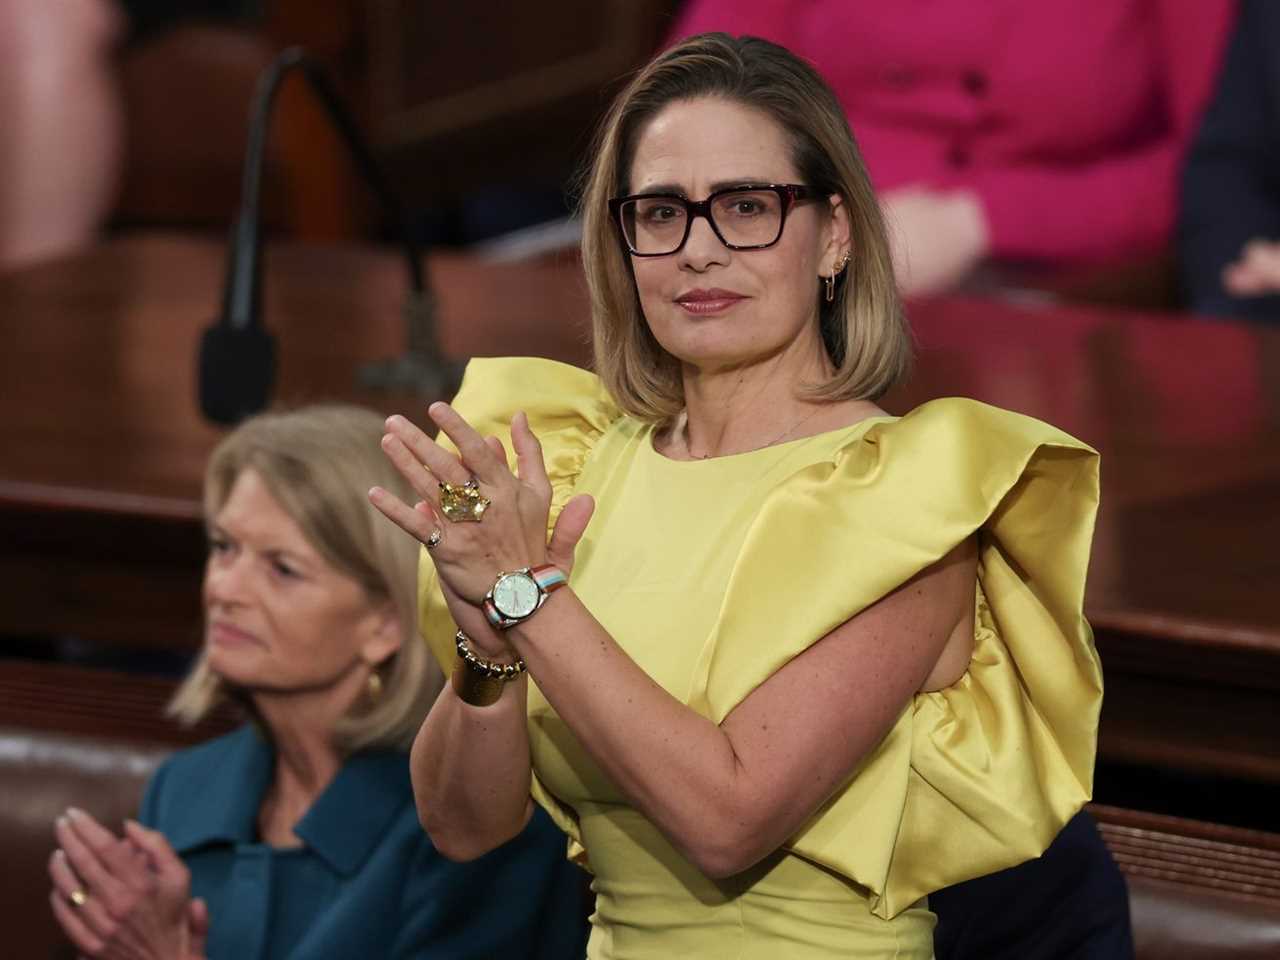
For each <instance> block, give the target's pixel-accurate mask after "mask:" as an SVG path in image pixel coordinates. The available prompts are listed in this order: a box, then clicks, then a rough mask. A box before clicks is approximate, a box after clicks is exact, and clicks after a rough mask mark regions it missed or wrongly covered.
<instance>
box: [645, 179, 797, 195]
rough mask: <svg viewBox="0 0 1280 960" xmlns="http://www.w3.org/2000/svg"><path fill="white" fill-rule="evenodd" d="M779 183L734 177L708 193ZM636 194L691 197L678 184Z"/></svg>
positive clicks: (719, 182) (714, 184)
mask: <svg viewBox="0 0 1280 960" xmlns="http://www.w3.org/2000/svg"><path fill="white" fill-rule="evenodd" d="M777 182H779V181H776V180H774V179H773V178H771V177H734V178H733V179H732V180H717V181H716V182H715V183H713V184H711V189H710V190H708V191H707V192H708V193H715V192H716V191H717V190H728V189H729V188H730V187H741V186H744V185H746V184H765V183H777ZM636 193H637V194H645V193H662V194H670V195H671V196H676V197H684V198H685V199H686V200H687V199H688V198H689V195H688V193H686V192H685V189H684V187H683V186H681V185H680V184H678V183H655V184H653V185H652V186H647V187H644V188H642V189H640V190H637V191H636Z"/></svg>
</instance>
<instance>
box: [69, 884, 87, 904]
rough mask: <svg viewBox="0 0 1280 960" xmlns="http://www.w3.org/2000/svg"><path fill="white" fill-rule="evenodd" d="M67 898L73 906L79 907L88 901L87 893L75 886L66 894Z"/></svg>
mask: <svg viewBox="0 0 1280 960" xmlns="http://www.w3.org/2000/svg"><path fill="white" fill-rule="evenodd" d="M67 899H68V900H69V901H70V902H71V905H72V906H73V907H75V908H77V909H79V908H80V907H83V906H84V905H85V904H86V903H88V902H89V895H88V894H87V893H85V892H84V891H83V890H81V889H80V888H79V887H76V889H74V890H72V891H71V892H70V893H68V894H67Z"/></svg>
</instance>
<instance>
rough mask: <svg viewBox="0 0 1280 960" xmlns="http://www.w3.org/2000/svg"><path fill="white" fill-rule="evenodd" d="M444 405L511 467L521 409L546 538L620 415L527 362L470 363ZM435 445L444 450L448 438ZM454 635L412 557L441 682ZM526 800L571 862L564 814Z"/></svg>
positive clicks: (557, 373)
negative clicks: (494, 443) (547, 485)
mask: <svg viewBox="0 0 1280 960" xmlns="http://www.w3.org/2000/svg"><path fill="white" fill-rule="evenodd" d="M452 405H453V407H454V409H455V410H457V411H458V412H459V413H460V414H462V416H463V417H465V418H466V420H467V422H468V423H470V424H471V426H473V427H474V428H475V429H476V430H477V431H478V432H479V433H480V434H481V435H482V436H496V437H500V438H501V439H502V444H503V447H504V448H505V449H506V451H507V456H508V459H509V460H510V464H509V465H510V466H511V467H512V469H514V468H515V455H514V453H513V451H512V448H511V420H512V418H513V417H514V416H515V415H516V413H517V412H519V411H521V410H523V411H524V412H525V415H526V416H528V418H529V426H530V427H531V428H532V430H533V432H534V433H535V434H536V435H537V437H538V439H539V441H541V443H542V455H543V459H544V461H545V462H546V467H547V476H548V477H549V478H550V480H551V486H552V497H551V514H550V518H549V520H548V527H547V532H548V534H549V533H550V531H551V528H552V527H553V526H554V525H555V521H556V518H557V517H558V516H559V515H560V510H561V509H562V508H563V507H564V505H565V504H566V503H567V502H568V501H569V499H570V498H571V497H572V496H573V491H574V487H575V485H576V484H577V481H578V476H579V474H580V473H581V472H582V465H583V464H584V463H585V462H586V459H587V457H588V456H589V455H590V453H591V450H592V447H593V446H594V444H595V442H596V440H597V439H599V437H600V436H601V435H602V434H603V433H604V431H605V430H606V429H607V428H608V427H609V425H610V424H611V423H613V422H614V421H615V420H617V419H618V418H619V417H620V416H621V415H622V413H621V411H620V410H619V408H618V406H617V405H616V404H615V403H614V402H613V400H612V398H611V397H610V396H609V394H608V392H607V391H606V390H605V389H604V387H603V385H602V384H601V383H600V380H599V378H598V377H596V376H595V375H594V374H592V373H588V372H587V371H585V370H582V369H579V368H578V367H573V366H569V365H568V364H564V363H557V362H555V361H553V360H541V359H537V358H532V357H502V358H487V359H476V360H472V361H471V362H470V363H469V364H467V370H466V375H465V376H464V377H463V379H462V386H461V387H460V388H459V390H458V393H457V395H456V396H455V397H454V399H453V402H452ZM440 439H441V442H442V443H443V444H445V445H446V446H450V447H451V446H452V445H451V444H449V442H448V438H446V437H443V436H442V437H441V438H440ZM455 630H456V627H455V626H454V623H453V619H452V618H451V617H450V616H449V611H448V608H447V607H446V606H445V603H444V597H443V596H442V595H441V593H440V587H439V583H438V581H437V578H436V570H435V565H434V564H433V563H432V562H431V555H430V554H429V553H428V552H427V551H426V550H425V549H423V550H422V551H421V552H420V554H419V559H418V631H419V633H420V634H421V635H422V638H423V639H424V640H425V641H426V642H427V645H428V646H429V647H430V648H431V652H432V653H433V654H434V655H435V658H436V660H437V661H438V662H439V663H440V666H441V668H442V669H443V670H444V672H445V676H448V675H449V672H450V671H451V670H452V669H453V661H454V657H455V650H454V641H453V636H454V631H455ZM533 795H534V799H535V800H537V801H538V802H539V803H540V804H541V805H542V806H543V807H545V808H546V810H547V812H548V813H550V814H551V816H552V819H554V820H555V821H556V823H557V824H558V825H559V826H560V827H561V829H563V830H564V831H565V832H566V833H568V834H569V837H570V840H571V846H570V853H571V855H573V856H575V857H576V856H578V855H579V854H580V852H581V846H580V842H579V837H578V830H577V822H576V818H575V817H574V814H573V811H572V809H571V808H569V807H567V806H565V805H564V804H562V803H560V802H559V801H558V800H557V799H556V798H555V797H554V796H552V795H551V794H550V793H549V792H548V791H547V790H546V789H545V788H544V787H543V786H542V784H541V783H540V782H539V781H538V779H537V777H535V778H534V784H533Z"/></svg>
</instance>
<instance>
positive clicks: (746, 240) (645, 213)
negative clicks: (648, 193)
mask: <svg viewBox="0 0 1280 960" xmlns="http://www.w3.org/2000/svg"><path fill="white" fill-rule="evenodd" d="M710 211H711V220H712V222H713V223H714V224H715V228H716V231H717V232H718V233H719V234H720V238H721V239H722V240H723V241H724V242H725V243H726V244H727V245H728V246H731V247H757V246H766V245H768V244H771V243H774V242H775V241H776V240H777V239H778V236H779V235H780V234H781V232H782V198H781V197H780V196H778V194H776V193H774V192H773V191H771V190H740V191H733V192H730V193H721V194H716V195H714V196H713V197H712V198H711V206H710ZM620 214H621V216H620V219H621V221H622V229H623V233H624V234H625V235H626V240H627V245H628V246H630V247H631V249H632V250H634V251H635V252H636V253H641V254H651V255H654V254H664V253H674V252H675V251H676V250H678V249H679V248H680V245H681V243H682V242H683V241H684V238H685V231H686V229H687V227H688V221H689V208H688V205H687V203H686V201H685V200H684V199H682V198H681V197H642V198H640V199H637V200H628V201H627V202H626V203H624V204H622V206H621V208H620Z"/></svg>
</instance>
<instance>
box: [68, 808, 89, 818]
mask: <svg viewBox="0 0 1280 960" xmlns="http://www.w3.org/2000/svg"><path fill="white" fill-rule="evenodd" d="M67 816H68V817H70V818H71V819H72V820H79V819H80V818H81V817H83V816H85V812H84V811H83V810H81V809H80V808H79V807H67Z"/></svg>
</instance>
